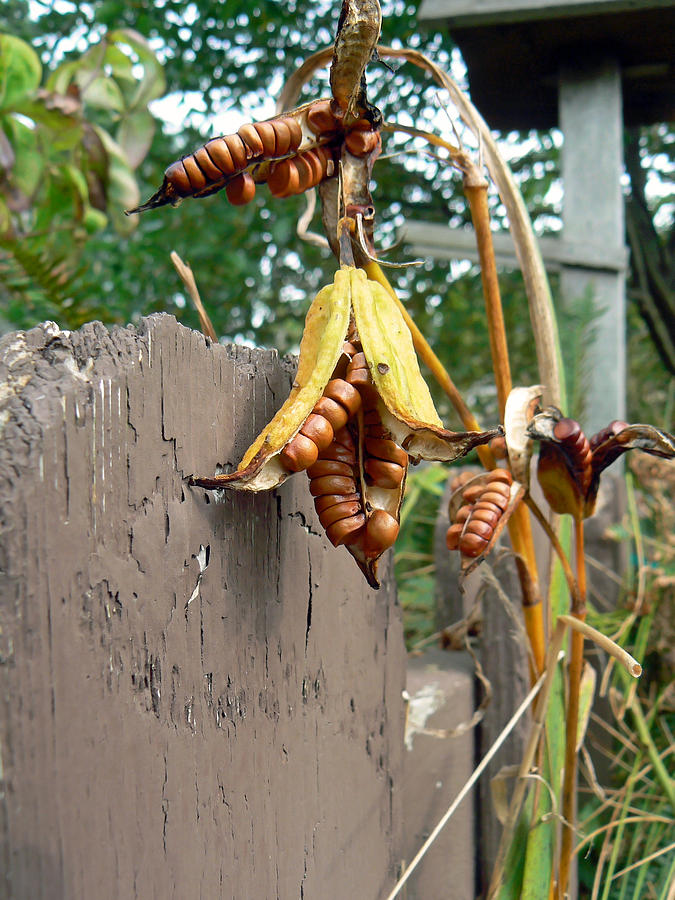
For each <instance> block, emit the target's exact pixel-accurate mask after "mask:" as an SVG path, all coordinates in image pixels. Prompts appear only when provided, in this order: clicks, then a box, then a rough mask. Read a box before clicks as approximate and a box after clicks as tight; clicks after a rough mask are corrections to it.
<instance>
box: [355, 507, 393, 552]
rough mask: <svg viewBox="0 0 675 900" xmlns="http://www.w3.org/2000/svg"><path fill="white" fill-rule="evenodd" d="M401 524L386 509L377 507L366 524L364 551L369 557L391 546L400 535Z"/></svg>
mask: <svg viewBox="0 0 675 900" xmlns="http://www.w3.org/2000/svg"><path fill="white" fill-rule="evenodd" d="M398 531H399V524H398V522H397V521H396V519H395V518H394V517H393V516H391V515H389V513H388V512H386V511H385V510H384V509H376V510H375V511H374V512H373V514H372V515H371V516H370V517H369V519H368V522H367V524H366V537H365V541H364V548H363V549H364V553H365V555H366V556H368V557H373V556H379V555H380V553H383V552H384V551H385V550H387V549H388V548H389V547H391V546H392V545H393V544H394V542H395V541H396V538H397V537H398Z"/></svg>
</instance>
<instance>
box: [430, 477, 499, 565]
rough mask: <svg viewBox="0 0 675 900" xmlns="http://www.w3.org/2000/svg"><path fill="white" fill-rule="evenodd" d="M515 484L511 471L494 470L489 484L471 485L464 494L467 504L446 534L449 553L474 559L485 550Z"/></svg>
mask: <svg viewBox="0 0 675 900" xmlns="http://www.w3.org/2000/svg"><path fill="white" fill-rule="evenodd" d="M512 481H513V479H512V477H511V473H510V472H509V471H508V470H507V469H493V470H492V471H491V472H490V479H489V481H483V482H481V483H478V484H471V485H469V486H468V487H467V488H465V489H464V491H462V500H463V501H464V505H463V506H461V507H460V508H459V510H458V511H457V515H456V516H455V521H454V523H453V524H452V525H450V527H449V528H448V531H447V534H446V543H447V546H448V549H449V550H459V551H460V553H461V554H462V555H463V556H470V557H476V556H480V555H481V553H483V552H484V551H485V549H486V548H487V546H488V544H489V543H490V539H491V538H492V535H493V534H494V531H495V529H496V527H497V524H498V522H499V520H500V518H501V517H502V515H503V514H504V510H505V509H506V507H507V506H508V503H509V497H510V494H511V484H512Z"/></svg>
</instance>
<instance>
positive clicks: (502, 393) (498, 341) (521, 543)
mask: <svg viewBox="0 0 675 900" xmlns="http://www.w3.org/2000/svg"><path fill="white" fill-rule="evenodd" d="M464 193H465V194H466V197H467V200H468V201H469V207H470V209H471V220H472V221H473V226H474V229H475V232H476V243H477V246H478V257H479V260H480V271H481V280H482V283H483V294H484V296H485V310H486V314H487V323H488V332H489V335H490V350H491V352H492V367H493V369H494V375H495V383H496V385H497V399H498V402H499V414H500V417H501V420H502V422H503V421H504V411H505V408H506V400H507V398H508V396H509V394H510V393H511V387H512V384H511V367H510V365H509V350H508V345H507V342H506V326H505V324H504V312H503V310H502V299H501V293H500V290H499V279H498V277H497V262H496V259H495V251H494V244H493V242H492V230H491V229H490V211H489V208H488V202H487V181H486V180H485V178H484V177H483V175H482V174H481V173H480V171H479V170H478V168H477V166H475V165H474V164H473V163H472V164H471V165H469V166H468V167H467V168H466V173H465V176H464ZM507 527H508V529H509V537H510V538H511V545H512V546H513V549H514V551H515V553H516V558H518V557H521V558H522V559H523V560H524V562H525V566H526V568H527V576H526V574H525V572H524V571H523V570H522V569H521V567H520V566H518V575H519V578H520V586H521V591H522V596H523V613H524V616H525V623H526V627H527V633H528V636H529V638H530V644H531V646H532V655H533V658H534V671H532V672H531V673H530V680H531V681H533V680H534V678H535V677H536V676H537V675H539V673H541V672H542V671H543V666H544V656H545V653H546V633H545V629H544V611H543V605H542V602H541V594H540V591H539V573H538V570H537V557H536V553H535V550H534V540H533V538H532V524H531V521H530V517H529V515H528V512H527V509H526V508H525V506H523V504H520V505H519V506H517V507H516V509H515V510H514V512H513V514H512V516H511V518H510V519H509V522H508V526H507Z"/></svg>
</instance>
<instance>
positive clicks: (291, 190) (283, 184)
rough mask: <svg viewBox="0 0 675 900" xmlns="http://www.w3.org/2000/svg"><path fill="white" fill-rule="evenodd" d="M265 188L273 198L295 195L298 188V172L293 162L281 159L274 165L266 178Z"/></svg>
mask: <svg viewBox="0 0 675 900" xmlns="http://www.w3.org/2000/svg"><path fill="white" fill-rule="evenodd" d="M267 187H268V188H269V189H270V191H271V193H272V196H274V197H285V196H288V195H290V194H296V193H297V192H298V189H299V187H300V172H299V170H298V167H297V166H296V164H295V161H294V160H292V159H283V160H282V161H281V162H278V163H275V164H274V165H273V166H272V168H271V170H270V174H269V176H268V177H267Z"/></svg>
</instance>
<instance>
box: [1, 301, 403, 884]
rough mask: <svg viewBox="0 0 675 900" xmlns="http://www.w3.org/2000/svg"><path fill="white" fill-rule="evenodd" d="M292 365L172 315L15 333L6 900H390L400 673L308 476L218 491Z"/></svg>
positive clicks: (395, 855) (8, 505) (10, 368)
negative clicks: (219, 478) (132, 324)
mask: <svg viewBox="0 0 675 900" xmlns="http://www.w3.org/2000/svg"><path fill="white" fill-rule="evenodd" d="M292 375H293V365H292V363H291V362H290V361H288V360H281V361H280V360H279V359H278V356H277V355H276V353H274V352H269V351H265V352H263V351H253V350H248V349H245V348H241V347H237V348H235V347H224V346H218V345H212V344H211V343H210V342H208V341H207V340H205V339H204V338H203V337H202V336H201V335H199V334H197V333H195V332H191V331H189V330H187V329H185V328H182V327H181V326H179V325H178V324H177V323H176V322H175V320H174V319H172V318H171V317H169V316H152V317H150V318H149V319H146V320H143V321H142V323H141V325H140V327H139V329H138V330H136V329H133V328H128V329H121V328H114V329H112V330H111V331H108V330H106V329H105V328H103V327H102V326H101V325H99V324H96V323H94V324H91V325H87V326H85V327H84V328H82V329H81V330H80V331H78V332H74V333H68V332H61V331H59V330H58V328H56V326H53V325H49V324H47V325H43V326H41V327H39V328H36V329H33V330H32V331H30V332H27V333H25V334H23V333H15V334H12V335H6V336H4V337H3V338H2V339H0V703H1V712H0V761H1V766H2V767H1V768H0V778H2V781H1V782H0V789H1V790H0V896H2V897H7V898H26V897H31V898H34V900H40V898H47V897H49V898H66V897H67V898H69V900H78V898H82V900H84V898H90V897H100V898H104V900H105V898H108V897H110V898H115V897H125V898H142V900H147V898H152V897H162V898H166V897H175V898H188V897H199V896H203V897H209V898H220V897H222V898H237V900H240V898H242V897H265V898H275V897H276V898H283V900H286V898H299V897H302V896H304V897H307V898H310V897H319V896H325V888H326V885H330V894H331V897H334V898H341V897H344V898H351V897H357V896H358V897H376V896H381V895H382V894H383V893H385V889H388V888H389V887H390V886H391V885H392V884H393V882H394V880H395V869H396V866H397V864H398V859H399V855H400V837H401V835H400V812H399V791H398V788H399V784H400V774H401V764H402V730H403V711H402V699H401V689H402V687H403V679H404V674H405V659H404V651H403V643H402V633H401V623H400V616H399V610H398V607H397V605H396V600H395V594H394V590H393V588H392V587H391V579H390V578H386V579H385V589H384V590H382V591H380V592H379V594H376V593H375V592H373V591H371V590H370V589H369V588H368V587H367V585H365V583H363V580H362V578H361V576H360V573H358V571H357V570H355V569H353V568H352V566H351V565H349V560H348V556H347V553H346V551H345V550H344V549H339V550H337V551H336V550H333V549H332V548H331V547H330V546H329V544H328V541H327V540H326V538H325V536H324V535H323V532H322V529H320V528H319V523H318V519H317V517H316V514H315V512H314V509H313V506H312V503H311V498H310V495H309V492H308V490H307V482H306V479H305V478H304V477H303V476H297V477H296V478H293V479H291V481H290V482H288V483H287V484H285V485H284V486H283V487H281V488H280V489H279V490H278V491H276V492H275V493H270V494H265V495H251V494H243V493H238V494H229V493H228V494H224V495H223V496H222V497H219V496H218V495H215V496H214V495H213V494H211V495H210V496H209V495H207V493H206V492H204V491H202V490H199V489H193V488H190V487H188V486H187V476H189V475H190V474H192V473H195V472H204V471H213V470H214V469H215V467H216V465H218V464H220V465H227V464H232V463H234V462H235V461H236V460H237V459H239V458H240V457H241V454H242V453H243V451H244V449H245V448H246V446H247V445H248V444H249V443H250V441H251V439H252V437H253V436H254V435H255V434H256V433H257V432H258V431H259V430H260V429H261V428H262V426H263V425H264V423H265V422H266V421H268V420H269V418H270V416H271V415H272V413H273V412H274V410H275V409H277V408H278V407H279V406H280V405H281V402H282V401H283V398H284V397H285V396H286V394H287V392H288V390H289V388H290V384H291V380H292Z"/></svg>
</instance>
